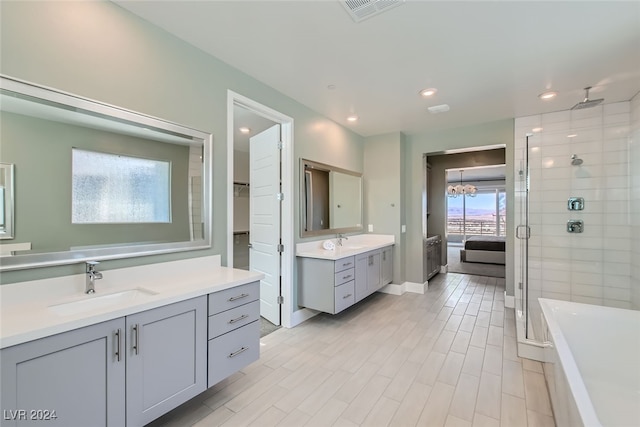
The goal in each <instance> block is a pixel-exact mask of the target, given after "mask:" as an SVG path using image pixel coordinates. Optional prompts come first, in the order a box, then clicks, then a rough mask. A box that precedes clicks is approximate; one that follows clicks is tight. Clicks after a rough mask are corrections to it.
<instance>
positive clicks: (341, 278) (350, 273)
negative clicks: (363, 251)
mask: <svg viewBox="0 0 640 427" xmlns="http://www.w3.org/2000/svg"><path fill="white" fill-rule="evenodd" d="M355 272H356V270H355V269H354V268H349V269H347V270H344V271H341V272H339V273H336V275H335V279H334V280H335V281H334V282H333V283H334V285H335V286H340V285H342V284H343V283H347V282H349V281H350V280H354V279H355V278H356V276H355Z"/></svg>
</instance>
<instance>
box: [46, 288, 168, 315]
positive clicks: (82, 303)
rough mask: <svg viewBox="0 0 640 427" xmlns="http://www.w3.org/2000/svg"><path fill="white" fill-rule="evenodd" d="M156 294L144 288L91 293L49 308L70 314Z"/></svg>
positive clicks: (129, 301)
mask: <svg viewBox="0 0 640 427" xmlns="http://www.w3.org/2000/svg"><path fill="white" fill-rule="evenodd" d="M154 295H157V293H156V292H152V291H149V290H147V289H143V288H135V289H127V290H126V291H121V292H115V293H113V294H107V295H99V294H98V295H89V296H87V297H86V298H84V299H80V300H76V301H71V302H65V303H61V304H55V305H50V306H49V307H48V308H49V310H51V311H52V312H54V313H56V314H58V315H61V316H70V315H73V314H79V313H85V312H88V311H93V310H98V309H101V308H105V307H109V306H114V305H120V304H128V303H131V302H141V301H144V300H146V299H147V298H149V297H152V296H154Z"/></svg>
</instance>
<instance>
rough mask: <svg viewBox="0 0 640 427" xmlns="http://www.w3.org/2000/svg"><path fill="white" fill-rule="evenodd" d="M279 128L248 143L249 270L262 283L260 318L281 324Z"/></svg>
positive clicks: (273, 128)
mask: <svg viewBox="0 0 640 427" xmlns="http://www.w3.org/2000/svg"><path fill="white" fill-rule="evenodd" d="M279 142H280V125H275V126H273V127H272V128H269V129H267V130H265V131H264V132H262V133H260V134H258V135H256V136H254V137H252V138H250V139H249V146H250V152H249V163H250V168H249V170H250V172H249V174H250V185H251V187H250V188H251V190H250V194H251V197H250V206H249V215H250V221H249V222H250V224H249V237H250V241H251V244H250V247H251V250H250V251H249V269H250V270H251V271H257V272H260V273H263V274H264V276H265V277H264V279H263V280H262V281H260V315H261V316H262V317H264V318H265V319H267V320H268V321H270V322H271V323H273V324H274V325H279V324H280V305H279V304H278V297H279V296H280V253H279V252H278V245H279V244H280V203H281V202H280V200H279V199H278V193H280V149H279V148H278V143H279Z"/></svg>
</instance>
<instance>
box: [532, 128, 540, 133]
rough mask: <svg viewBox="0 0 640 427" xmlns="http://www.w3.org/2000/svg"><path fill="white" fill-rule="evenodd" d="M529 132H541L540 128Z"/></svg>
mask: <svg viewBox="0 0 640 427" xmlns="http://www.w3.org/2000/svg"><path fill="white" fill-rule="evenodd" d="M531 132H536V133H537V132H542V128H533V129H531Z"/></svg>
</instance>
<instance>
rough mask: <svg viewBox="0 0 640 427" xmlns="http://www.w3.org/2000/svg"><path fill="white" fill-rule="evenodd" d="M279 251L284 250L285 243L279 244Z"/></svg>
mask: <svg viewBox="0 0 640 427" xmlns="http://www.w3.org/2000/svg"><path fill="white" fill-rule="evenodd" d="M278 252H284V245H283V244H279V245H278Z"/></svg>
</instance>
